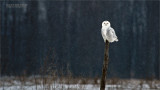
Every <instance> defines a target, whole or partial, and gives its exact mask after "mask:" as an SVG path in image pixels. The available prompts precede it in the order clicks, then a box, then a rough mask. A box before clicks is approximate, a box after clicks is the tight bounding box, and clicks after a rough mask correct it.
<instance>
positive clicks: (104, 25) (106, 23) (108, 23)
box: [102, 21, 111, 27]
mask: <svg viewBox="0 0 160 90" xmlns="http://www.w3.org/2000/svg"><path fill="white" fill-rule="evenodd" d="M110 26H111V24H110V22H109V21H103V22H102V27H110Z"/></svg>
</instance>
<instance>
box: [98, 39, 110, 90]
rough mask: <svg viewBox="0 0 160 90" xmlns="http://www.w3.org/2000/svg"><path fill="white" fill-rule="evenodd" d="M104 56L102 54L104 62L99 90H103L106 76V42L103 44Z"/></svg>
mask: <svg viewBox="0 0 160 90" xmlns="http://www.w3.org/2000/svg"><path fill="white" fill-rule="evenodd" d="M105 44H106V45H105V52H104V53H105V54H104V62H103V67H102V77H101V86H100V90H105V80H106V74H107V70H108V61H109V58H108V52H109V42H108V41H107V40H106V43H105Z"/></svg>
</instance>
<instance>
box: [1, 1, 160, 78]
mask: <svg viewBox="0 0 160 90" xmlns="http://www.w3.org/2000/svg"><path fill="white" fill-rule="evenodd" d="M7 4H26V5H27V6H26V7H20V8H17V7H8V6H7ZM159 14H160V1H158V0H157V1H145V0H142V1H137V0H135V1H134V0H128V1H120V0H117V1H107V0H106V1H97V0H93V1H83V0H82V1H81V0H80V1H72V0H71V1H65V0H61V1H51V0H48V1H47V0H46V1H43V0H33V1H32V0H31V1H27V0H26V1H25V0H23V1H20V0H17V1H9V0H8V1H0V28H1V29H0V30H1V31H0V35H1V36H0V38H1V52H0V59H1V62H0V67H1V68H0V72H1V75H2V76H4V75H22V74H24V73H25V74H26V75H33V74H34V75H38V74H39V73H40V72H41V70H42V69H43V71H45V74H47V73H48V72H50V70H57V73H58V72H63V73H64V74H65V73H66V72H67V70H70V72H72V74H73V76H75V77H76V76H84V77H100V76H101V68H102V63H103V58H104V48H105V47H104V46H105V44H104V42H103V39H102V36H101V23H102V21H104V20H108V21H110V22H111V26H112V27H113V28H114V29H115V31H116V34H117V36H118V38H119V42H115V43H111V44H110V51H109V70H108V77H110V78H112V77H117V78H157V79H160V57H159V56H160V42H159V41H160V28H159V26H160V17H159V16H160V15H159Z"/></svg>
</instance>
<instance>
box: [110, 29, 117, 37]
mask: <svg viewBox="0 0 160 90" xmlns="http://www.w3.org/2000/svg"><path fill="white" fill-rule="evenodd" d="M109 31H110V32H111V33H112V36H113V38H117V36H116V33H115V31H114V29H113V28H111V27H110V28H109Z"/></svg>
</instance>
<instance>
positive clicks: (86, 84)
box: [0, 77, 160, 90]
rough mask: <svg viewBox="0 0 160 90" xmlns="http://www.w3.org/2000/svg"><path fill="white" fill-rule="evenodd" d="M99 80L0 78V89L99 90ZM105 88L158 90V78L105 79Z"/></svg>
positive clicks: (111, 89)
mask: <svg viewBox="0 0 160 90" xmlns="http://www.w3.org/2000/svg"><path fill="white" fill-rule="evenodd" d="M99 84H100V80H99V79H97V81H95V80H92V79H84V78H79V79H75V80H73V79H71V78H65V79H64V78H63V79H56V80H52V79H51V78H45V79H44V78H43V79H42V78H33V77H32V78H24V77H21V78H15V77H12V78H8V77H5V78H1V79H0V90H99V88H100V86H99ZM106 90H160V81H158V80H152V81H151V80H150V81H148V80H134V79H132V80H118V79H117V80H107V81H106Z"/></svg>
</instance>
